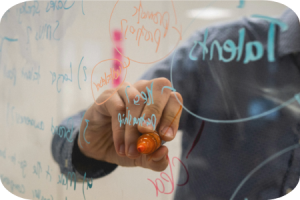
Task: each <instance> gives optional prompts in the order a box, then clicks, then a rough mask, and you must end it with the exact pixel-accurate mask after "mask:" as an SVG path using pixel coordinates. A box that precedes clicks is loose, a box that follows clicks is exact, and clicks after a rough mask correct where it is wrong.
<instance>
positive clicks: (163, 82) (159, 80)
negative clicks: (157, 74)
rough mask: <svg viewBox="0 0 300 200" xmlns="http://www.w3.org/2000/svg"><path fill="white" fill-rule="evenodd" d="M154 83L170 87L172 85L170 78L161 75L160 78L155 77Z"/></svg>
mask: <svg viewBox="0 0 300 200" xmlns="http://www.w3.org/2000/svg"><path fill="white" fill-rule="evenodd" d="M155 84H156V85H157V86H158V87H164V86H169V87H171V86H172V84H171V82H170V80H169V79H167V78H164V77H162V78H157V79H156V80H155Z"/></svg>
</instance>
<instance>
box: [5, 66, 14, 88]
mask: <svg viewBox="0 0 300 200" xmlns="http://www.w3.org/2000/svg"><path fill="white" fill-rule="evenodd" d="M3 75H4V77H5V78H8V79H10V80H13V86H15V85H16V79H17V72H16V68H12V69H10V70H6V66H4V67H3Z"/></svg>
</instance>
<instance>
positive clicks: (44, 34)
mask: <svg viewBox="0 0 300 200" xmlns="http://www.w3.org/2000/svg"><path fill="white" fill-rule="evenodd" d="M58 27H59V21H58V20H56V27H55V28H54V27H52V25H51V24H44V25H43V26H40V27H39V30H38V31H37V32H36V34H35V40H36V41H38V40H41V39H47V40H51V39H52V38H53V39H54V40H60V38H56V37H55V33H56V30H57V28H58Z"/></svg>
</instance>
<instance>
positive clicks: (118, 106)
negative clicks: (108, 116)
mask: <svg viewBox="0 0 300 200" xmlns="http://www.w3.org/2000/svg"><path fill="white" fill-rule="evenodd" d="M114 107H115V108H114V109H115V110H116V111H117V112H119V113H123V112H125V111H126V106H125V105H124V104H123V103H116V104H115V105H114Z"/></svg>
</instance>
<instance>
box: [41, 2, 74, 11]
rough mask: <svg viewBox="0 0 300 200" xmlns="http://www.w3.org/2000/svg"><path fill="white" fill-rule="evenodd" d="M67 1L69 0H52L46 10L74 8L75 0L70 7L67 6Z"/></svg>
mask: <svg viewBox="0 0 300 200" xmlns="http://www.w3.org/2000/svg"><path fill="white" fill-rule="evenodd" d="M67 1H68V0H65V2H63V1H61V0H59V1H57V0H55V1H52V0H51V1H50V2H48V3H47V7H46V12H49V11H50V10H51V9H52V10H53V11H55V10H68V9H70V8H72V7H73V5H74V3H75V1H74V2H73V3H72V4H71V5H70V6H69V7H66V3H67Z"/></svg>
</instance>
